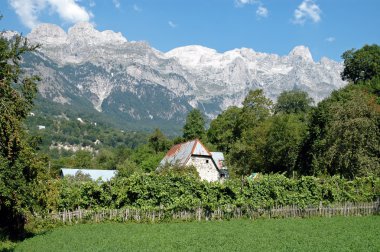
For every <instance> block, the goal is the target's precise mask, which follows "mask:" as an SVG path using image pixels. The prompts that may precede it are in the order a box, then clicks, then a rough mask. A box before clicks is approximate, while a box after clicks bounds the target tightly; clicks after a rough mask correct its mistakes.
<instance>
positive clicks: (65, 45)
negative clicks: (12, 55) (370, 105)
mask: <svg viewBox="0 0 380 252" xmlns="http://www.w3.org/2000/svg"><path fill="white" fill-rule="evenodd" d="M27 37H28V39H29V40H30V42H32V43H40V44H41V45H42V46H41V48H40V50H39V52H38V53H36V54H34V55H31V56H30V57H28V58H27V59H26V60H25V67H26V68H27V69H29V71H32V72H33V73H38V74H39V75H41V76H42V77H43V81H42V82H41V85H40V86H39V90H40V93H41V94H42V96H43V97H44V98H46V99H49V100H52V101H54V102H57V103H61V104H73V103H75V102H77V101H81V104H82V105H83V104H91V105H90V106H92V107H93V108H94V109H96V110H97V111H100V112H102V113H105V114H113V115H115V116H117V117H118V118H121V119H125V120H134V121H141V122H142V121H151V122H152V123H153V124H155V121H156V122H157V123H158V125H157V126H160V125H159V122H162V121H166V122H172V123H175V124H181V123H182V122H183V121H184V118H185V115H186V113H187V111H189V110H190V109H191V108H192V107H197V108H199V109H201V110H202V111H204V113H205V114H206V115H207V116H208V117H209V118H213V117H215V116H216V115H217V114H219V113H220V112H221V111H222V110H224V109H226V108H227V107H228V106H231V105H240V104H241V102H242V100H243V99H244V97H245V95H246V94H247V93H248V91H249V90H250V89H257V88H261V89H263V90H264V91H265V93H266V95H267V96H268V97H270V98H271V99H276V97H277V96H278V95H279V94H280V93H281V92H282V91H284V90H292V89H300V90H304V91H307V92H308V93H309V95H310V96H311V97H313V99H314V100H315V101H316V102H318V101H320V100H321V99H323V98H324V97H326V96H328V95H329V94H330V93H331V92H332V91H333V90H334V89H338V88H340V87H342V86H344V85H345V83H344V82H343V81H342V80H341V79H340V72H341V71H342V69H343V66H342V64H341V63H338V62H335V61H332V60H329V59H327V58H322V59H321V61H320V62H314V60H313V58H312V55H311V53H310V51H309V49H308V48H307V47H305V46H297V47H295V48H294V49H293V50H292V51H291V52H290V53H289V54H288V55H285V56H279V55H276V54H267V53H260V52H255V51H254V50H252V49H248V48H241V49H234V50H231V51H227V52H224V53H219V52H217V51H216V50H214V49H210V48H206V47H202V46H185V47H180V48H175V49H173V50H171V51H169V52H167V53H163V52H160V51H158V50H156V49H154V48H152V47H150V46H149V45H148V44H147V43H144V42H129V41H128V40H127V39H126V38H124V37H123V36H122V35H121V34H120V33H115V32H113V31H102V32H100V31H97V30H96V29H95V28H94V27H93V26H92V25H91V24H90V23H83V22H82V23H78V24H76V25H74V26H73V27H71V28H70V29H69V30H68V32H67V33H66V32H65V31H64V30H62V29H61V28H60V27H58V26H56V25H51V24H42V25H40V26H38V27H37V28H35V29H34V30H32V32H31V33H30V34H28V35H27Z"/></svg>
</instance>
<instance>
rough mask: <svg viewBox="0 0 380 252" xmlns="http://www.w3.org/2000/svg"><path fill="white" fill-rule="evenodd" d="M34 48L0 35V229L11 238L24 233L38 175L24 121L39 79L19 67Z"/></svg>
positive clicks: (24, 42)
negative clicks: (27, 140)
mask: <svg viewBox="0 0 380 252" xmlns="http://www.w3.org/2000/svg"><path fill="white" fill-rule="evenodd" d="M35 48H36V46H29V45H28V43H27V40H26V39H24V38H22V37H20V36H16V37H15V38H13V39H12V40H7V39H5V38H4V37H3V36H2V35H0V227H1V228H3V229H5V230H6V231H8V232H9V234H10V236H11V238H17V237H19V236H21V235H22V234H23V230H24V224H25V221H26V218H25V213H26V211H27V210H28V209H31V208H32V206H33V204H32V201H33V193H35V192H33V190H32V187H33V186H35V182H36V178H37V175H38V174H37V171H38V167H37V161H36V157H35V154H34V153H33V150H32V148H31V147H30V146H29V145H28V143H27V142H26V141H25V139H26V134H25V132H24V129H23V126H22V122H23V120H24V119H25V118H26V117H27V115H28V113H29V112H30V110H31V109H32V107H33V99H34V97H35V95H36V92H37V88H36V81H38V80H39V78H38V77H36V76H31V77H28V76H25V75H21V73H22V71H21V68H20V61H21V56H22V54H24V53H26V52H30V51H33V50H35ZM22 76H24V77H22Z"/></svg>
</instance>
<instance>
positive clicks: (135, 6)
mask: <svg viewBox="0 0 380 252" xmlns="http://www.w3.org/2000/svg"><path fill="white" fill-rule="evenodd" d="M133 10H134V11H137V12H141V11H142V9H141V8H140V6H138V5H137V4H134V5H133Z"/></svg>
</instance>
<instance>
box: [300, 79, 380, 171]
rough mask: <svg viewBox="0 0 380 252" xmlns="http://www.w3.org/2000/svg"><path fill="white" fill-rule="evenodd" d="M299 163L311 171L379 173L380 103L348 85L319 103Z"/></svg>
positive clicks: (357, 88)
mask: <svg viewBox="0 0 380 252" xmlns="http://www.w3.org/2000/svg"><path fill="white" fill-rule="evenodd" d="M309 131H310V133H309V136H308V138H307V139H306V141H305V144H304V148H303V151H302V155H301V156H300V162H301V163H302V164H303V165H302V167H303V168H304V169H305V173H308V174H331V175H334V174H341V175H343V176H345V177H347V178H354V177H355V176H367V175H375V176H379V175H380V158H379V157H380V105H379V104H378V103H376V96H375V95H372V94H369V93H367V92H366V91H365V90H364V89H363V88H361V87H359V86H353V85H349V86H347V87H346V88H344V89H342V90H339V91H336V92H334V93H333V94H332V96H331V97H330V98H328V99H326V100H324V101H322V102H320V103H319V104H318V107H317V108H316V109H315V111H314V112H313V113H312V116H311V120H310V126H309Z"/></svg>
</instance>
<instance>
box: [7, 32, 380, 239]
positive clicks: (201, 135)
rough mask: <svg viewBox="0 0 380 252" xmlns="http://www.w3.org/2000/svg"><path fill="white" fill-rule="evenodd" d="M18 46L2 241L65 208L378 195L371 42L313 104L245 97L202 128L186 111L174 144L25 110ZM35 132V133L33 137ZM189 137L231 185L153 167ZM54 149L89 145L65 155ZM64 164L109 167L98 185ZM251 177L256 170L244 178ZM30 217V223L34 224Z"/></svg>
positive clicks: (379, 126) (257, 93) (10, 61)
mask: <svg viewBox="0 0 380 252" xmlns="http://www.w3.org/2000/svg"><path fill="white" fill-rule="evenodd" d="M35 49H36V46H30V45H29V44H28V42H27V40H26V39H24V38H22V37H20V36H19V37H16V39H14V40H12V41H8V40H6V39H4V38H0V229H1V230H0V231H1V237H0V239H8V238H9V239H16V240H17V239H22V238H24V237H26V236H27V235H28V232H29V233H30V232H32V233H33V232H34V230H35V229H36V228H37V224H36V223H35V222H34V220H35V219H38V218H40V217H41V216H48V214H49V213H52V212H57V211H60V210H63V209H75V208H77V207H81V208H90V209H97V208H123V207H135V208H145V209H147V208H148V209H156V208H162V207H164V208H166V209H177V210H178V209H190V208H192V207H196V206H200V205H201V206H203V207H206V208H209V209H210V210H212V209H215V208H216V207H219V206H222V207H223V206H227V205H235V206H249V207H252V208H259V207H270V206H273V205H276V204H278V205H290V204H297V205H299V206H307V205H315V204H319V203H320V202H322V203H333V202H343V201H352V202H360V201H371V200H375V199H376V198H377V197H379V195H380V179H379V178H380V46H378V45H366V46H364V47H362V48H360V49H352V50H349V51H346V52H344V53H343V55H342V59H343V60H344V71H343V72H342V79H343V80H346V81H347V82H348V85H347V86H346V87H344V88H342V89H340V90H337V91H334V92H333V93H332V94H331V95H330V96H329V97H328V98H326V99H324V100H323V101H321V102H319V103H318V104H315V102H314V101H313V100H312V99H310V97H309V96H308V94H307V93H306V92H303V91H300V90H292V91H285V92H283V93H281V95H280V96H279V97H278V99H277V101H276V102H274V101H272V100H270V99H269V98H267V97H266V96H265V94H264V92H263V91H262V90H252V91H250V92H249V93H248V95H247V96H246V97H245V99H244V101H243V103H242V106H241V107H230V108H228V109H227V110H225V111H224V112H223V113H221V114H220V115H219V116H218V117H217V118H215V119H214V120H212V121H211V122H207V121H206V119H205V117H204V115H202V113H201V111H200V110H197V109H194V110H192V111H191V112H190V113H189V114H188V115H187V119H186V123H185V124H184V126H183V134H182V135H181V136H165V135H164V134H163V133H162V131H161V130H160V129H158V128H157V129H156V130H154V131H153V132H135V131H122V130H120V129H117V128H112V127H111V126H110V125H107V124H105V123H94V122H91V120H90V119H87V120H78V118H68V117H67V116H66V115H64V114H63V115H60V116H47V115H46V114H38V113H34V114H33V115H32V114H31V111H32V110H33V108H34V101H35V97H36V95H37V85H38V82H39V81H40V78H39V77H38V76H28V75H25V74H24V73H23V71H22V68H21V67H20V63H21V61H22V56H23V55H24V54H25V53H28V52H33V51H34V50H35ZM39 125H44V126H45V128H44V129H38V126H39ZM195 138H198V139H200V140H201V141H202V142H203V143H204V144H205V146H206V147H207V148H208V149H209V150H210V151H222V152H224V154H225V156H226V161H227V166H228V169H229V172H230V179H229V180H228V181H226V182H225V183H223V184H221V183H208V182H205V181H200V180H199V178H198V176H197V174H196V172H195V171H194V169H192V168H184V167H168V168H167V169H164V171H163V172H161V173H157V172H156V168H157V166H158V164H159V162H160V160H161V159H162V158H163V156H164V155H165V153H166V151H167V150H168V149H169V148H170V147H171V146H172V145H173V144H176V143H180V142H183V141H187V140H192V139H195ZM59 145H71V146H76V147H78V146H79V147H85V146H87V147H88V148H87V149H86V148H84V149H80V148H79V149H78V150H76V151H73V150H65V149H62V148H59ZM62 167H72V168H90V169H91V168H93V169H116V170H118V171H119V173H118V176H117V177H116V178H115V179H113V180H111V181H110V182H104V183H100V182H99V181H98V182H94V181H91V180H89V179H88V178H87V177H86V176H77V177H73V178H67V179H60V178H59V169H60V168H62ZM252 173H260V174H262V175H261V176H260V177H259V178H258V180H255V181H253V180H249V179H248V178H247V176H249V175H250V174H252ZM37 217H38V218H37Z"/></svg>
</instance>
